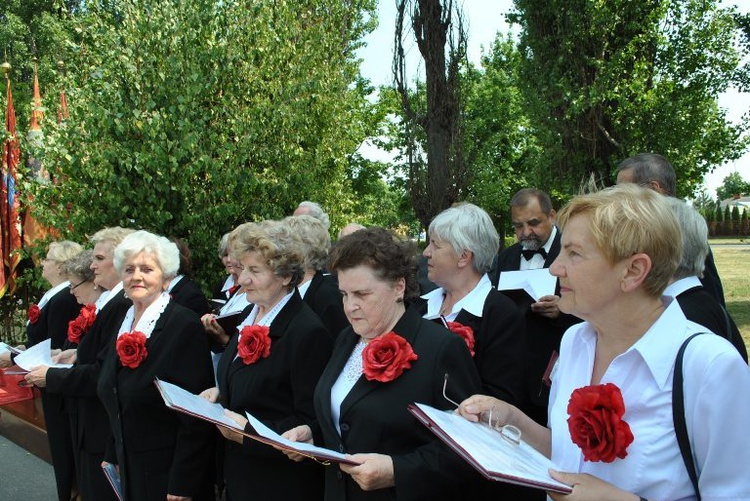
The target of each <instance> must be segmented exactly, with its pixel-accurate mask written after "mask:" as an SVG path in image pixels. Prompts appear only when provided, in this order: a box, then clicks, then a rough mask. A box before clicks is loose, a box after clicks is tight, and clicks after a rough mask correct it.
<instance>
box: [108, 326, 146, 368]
mask: <svg viewBox="0 0 750 501" xmlns="http://www.w3.org/2000/svg"><path fill="white" fill-rule="evenodd" d="M146 340H147V339H146V335H145V334H144V333H142V332H138V331H133V332H126V333H125V334H123V335H122V336H120V337H118V338H117V343H116V344H115V348H116V349H117V356H119V357H120V363H121V364H122V365H123V367H128V368H130V369H135V368H136V367H138V366H139V365H141V362H143V361H144V360H145V359H146V356H148V350H147V349H146Z"/></svg>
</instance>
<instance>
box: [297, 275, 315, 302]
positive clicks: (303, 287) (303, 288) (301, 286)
mask: <svg viewBox="0 0 750 501" xmlns="http://www.w3.org/2000/svg"><path fill="white" fill-rule="evenodd" d="M311 283H312V279H310V280H308V281H307V282H305V283H304V284H299V285H298V286H297V290H298V291H299V295H300V296H301V297H303V298H304V297H305V294H306V293H307V290H308V289H309V288H310V284H311Z"/></svg>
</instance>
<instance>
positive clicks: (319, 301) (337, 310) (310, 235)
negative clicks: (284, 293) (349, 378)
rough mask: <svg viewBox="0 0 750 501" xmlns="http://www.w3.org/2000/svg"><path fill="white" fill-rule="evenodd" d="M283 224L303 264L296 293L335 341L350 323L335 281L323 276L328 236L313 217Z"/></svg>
mask: <svg viewBox="0 0 750 501" xmlns="http://www.w3.org/2000/svg"><path fill="white" fill-rule="evenodd" d="M284 222H285V223H286V224H288V225H290V226H291V228H292V233H293V234H294V236H295V237H296V238H297V240H298V245H299V247H300V250H301V251H302V255H303V258H304V260H305V264H304V275H303V277H302V281H301V282H300V283H299V285H297V290H298V291H299V294H300V296H302V299H303V300H304V301H305V303H307V304H308V305H309V306H310V308H312V310H313V311H314V312H315V313H316V314H317V315H318V317H320V320H321V321H322V322H323V325H325V327H326V329H328V332H330V333H331V335H332V336H333V337H334V338H335V337H336V336H338V334H339V332H341V331H342V330H343V329H344V328H345V327H348V326H349V322H348V321H347V319H346V315H345V314H344V307H343V305H342V304H341V294H340V293H339V286H338V284H337V283H336V277H334V276H333V275H331V274H330V273H324V272H323V269H324V268H325V265H326V261H327V260H328V250H329V249H330V247H331V236H330V235H329V234H328V230H326V227H325V226H323V223H321V222H320V221H319V220H318V219H315V218H314V217H312V216H307V215H303V216H289V217H287V218H285V219H284Z"/></svg>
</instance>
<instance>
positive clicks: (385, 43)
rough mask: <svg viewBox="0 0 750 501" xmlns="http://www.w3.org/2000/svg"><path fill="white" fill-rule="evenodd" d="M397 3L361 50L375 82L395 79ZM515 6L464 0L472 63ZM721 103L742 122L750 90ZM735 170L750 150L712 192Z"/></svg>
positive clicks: (739, 1) (383, 11) (748, 172)
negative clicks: (392, 66)
mask: <svg viewBox="0 0 750 501" xmlns="http://www.w3.org/2000/svg"><path fill="white" fill-rule="evenodd" d="M395 3H396V2H395V0H380V3H379V7H378V16H379V25H378V28H377V29H376V30H375V31H374V32H373V33H371V34H370V35H369V36H368V37H367V38H366V43H367V46H366V47H364V48H363V49H361V50H360V52H359V55H360V57H361V58H362V59H363V63H362V74H363V75H364V76H365V77H366V78H369V79H370V80H371V81H372V82H373V84H375V85H383V84H390V83H392V76H391V62H392V59H393V36H394V23H395V19H396V7H395ZM725 3H726V4H727V5H738V7H739V10H740V11H742V12H749V11H750V1H747V0H735V1H732V0H728V1H725ZM512 6H513V2H512V0H464V2H463V10H464V14H465V16H466V18H467V21H468V32H469V59H470V60H471V61H472V62H473V63H475V64H477V65H478V64H479V61H480V57H481V54H482V48H483V47H484V48H487V47H489V46H490V44H491V43H492V41H493V40H494V39H495V36H496V34H497V32H498V31H499V32H503V33H507V32H508V31H509V30H510V27H509V25H508V24H507V23H506V22H505V16H504V14H505V13H507V12H508V11H510V10H511V8H512ZM405 49H406V50H407V51H408V52H407V64H409V63H408V61H409V60H408V57H409V54H412V60H411V63H410V68H411V69H412V70H413V74H414V75H416V74H417V72H418V71H420V69H419V67H418V63H417V62H418V61H419V58H418V55H419V50H418V49H417V47H416V46H414V45H412V46H411V47H406V48H405ZM719 105H720V106H721V107H723V108H726V109H727V113H728V117H729V119H730V120H733V121H735V122H739V120H740V119H741V117H742V115H743V114H745V113H748V111H750V94H747V93H739V92H736V91H733V92H729V93H726V94H724V95H722V96H721V97H720V98H719ZM362 151H363V154H365V155H366V156H369V157H371V158H377V157H381V158H378V159H383V158H382V154H378V153H377V152H374V151H373V149H372V148H363V150H362ZM732 172H739V173H740V175H741V176H742V177H743V178H744V179H745V180H746V181H750V153H746V154H745V155H744V156H743V157H742V158H740V159H739V160H737V161H736V162H731V163H728V164H725V165H722V166H720V167H718V168H716V169H715V170H714V171H713V172H712V173H709V174H707V175H706V178H705V180H704V182H705V186H706V188H707V189H708V191H709V193H710V195H711V196H715V194H716V193H715V191H716V188H717V187H719V186H721V184H722V181H723V180H724V178H725V177H726V176H727V175H729V174H730V173H732Z"/></svg>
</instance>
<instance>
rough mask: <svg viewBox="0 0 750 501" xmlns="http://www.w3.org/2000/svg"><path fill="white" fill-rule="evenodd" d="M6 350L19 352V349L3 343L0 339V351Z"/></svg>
mask: <svg viewBox="0 0 750 501" xmlns="http://www.w3.org/2000/svg"><path fill="white" fill-rule="evenodd" d="M6 351H9V352H11V353H14V354H18V353H21V352H20V351H19V350H17V349H15V348H13V347H12V346H10V345H8V344H5V343H3V342H2V341H0V353H4V352H6Z"/></svg>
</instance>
